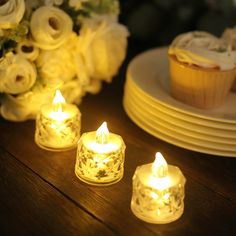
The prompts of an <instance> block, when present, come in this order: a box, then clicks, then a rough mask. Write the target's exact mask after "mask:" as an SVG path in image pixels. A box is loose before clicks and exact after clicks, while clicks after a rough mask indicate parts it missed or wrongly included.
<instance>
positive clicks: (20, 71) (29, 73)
mask: <svg viewBox="0 0 236 236" xmlns="http://www.w3.org/2000/svg"><path fill="white" fill-rule="evenodd" d="M36 77H37V73H36V69H35V67H34V65H33V64H32V63H31V62H30V61H28V60H26V59H25V58H23V57H22V56H20V55H15V54H12V53H10V54H8V55H7V56H6V58H5V59H4V60H3V61H2V62H1V64H0V78H1V80H0V91H1V92H4V93H10V94H19V93H23V92H26V91H28V90H29V89H30V88H31V87H32V86H33V85H34V83H35V81H36Z"/></svg>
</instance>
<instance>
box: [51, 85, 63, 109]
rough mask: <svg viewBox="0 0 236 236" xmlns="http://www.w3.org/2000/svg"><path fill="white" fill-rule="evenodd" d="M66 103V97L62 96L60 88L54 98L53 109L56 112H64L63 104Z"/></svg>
mask: <svg viewBox="0 0 236 236" xmlns="http://www.w3.org/2000/svg"><path fill="white" fill-rule="evenodd" d="M65 103H66V100H65V98H64V97H63V96H62V94H61V92H60V90H59V89H57V90H56V93H55V96H54V98H53V101H52V104H53V110H54V111H55V112H62V105H63V104H65Z"/></svg>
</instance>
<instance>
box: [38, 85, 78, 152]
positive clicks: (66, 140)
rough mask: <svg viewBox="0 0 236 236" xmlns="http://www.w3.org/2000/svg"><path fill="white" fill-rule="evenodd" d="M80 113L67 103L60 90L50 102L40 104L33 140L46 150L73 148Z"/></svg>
mask: <svg viewBox="0 0 236 236" xmlns="http://www.w3.org/2000/svg"><path fill="white" fill-rule="evenodd" d="M80 128H81V114H80V111H79V109H78V108H77V107H76V106H75V105H73V104H67V103H66V102H65V99H64V97H63V96H62V94H61V92H60V90H57V91H56V94H55V97H54V99H53V102H52V104H47V105H44V106H42V108H41V110H40V113H39V114H38V116H37V118H36V131H35V142H36V144H37V145H38V146H39V147H41V148H43V149H46V150H50V151H64V150H68V149H72V148H75V147H76V146H77V143H78V140H79V138H80Z"/></svg>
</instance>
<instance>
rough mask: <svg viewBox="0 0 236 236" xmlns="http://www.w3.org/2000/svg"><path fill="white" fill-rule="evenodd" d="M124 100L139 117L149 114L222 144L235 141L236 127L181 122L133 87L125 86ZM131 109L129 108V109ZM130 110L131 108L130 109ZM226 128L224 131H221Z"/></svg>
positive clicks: (172, 112) (172, 113)
mask: <svg viewBox="0 0 236 236" xmlns="http://www.w3.org/2000/svg"><path fill="white" fill-rule="evenodd" d="M124 99H126V100H128V101H129V100H130V101H132V102H133V103H134V104H136V105H137V106H138V107H139V108H140V115H141V114H142V113H149V115H150V117H152V118H153V119H156V118H161V119H162V120H163V121H164V122H167V123H169V124H170V125H172V124H174V125H175V126H177V127H180V128H183V129H184V130H185V129H186V130H189V131H191V132H192V133H194V134H199V136H202V135H204V136H212V137H214V138H219V139H224V138H225V140H224V142H228V141H229V139H234V140H236V130H234V129H235V128H236V125H231V124H227V123H224V125H223V127H222V126H221V123H220V124H218V123H217V122H213V123H214V124H211V123H212V122H211V121H209V123H210V124H209V126H205V125H202V119H197V120H196V121H195V122H193V121H191V119H186V120H183V119H181V118H179V117H178V116H176V114H175V111H171V110H170V111H167V112H166V109H165V107H164V108H163V106H162V105H160V104H153V103H152V102H151V101H149V100H146V99H144V97H143V96H139V94H138V93H137V91H136V90H135V89H134V87H131V86H130V85H128V83H127V84H126V86H125V96H124ZM130 108H131V107H130ZM131 109H132V108H131ZM224 127H226V129H223V128H224Z"/></svg>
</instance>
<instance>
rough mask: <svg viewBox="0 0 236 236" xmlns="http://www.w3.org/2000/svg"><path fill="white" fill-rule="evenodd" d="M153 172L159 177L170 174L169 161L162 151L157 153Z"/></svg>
mask: <svg viewBox="0 0 236 236" xmlns="http://www.w3.org/2000/svg"><path fill="white" fill-rule="evenodd" d="M152 174H153V175H154V176H156V177H159V178H162V177H165V176H167V174H168V165H167V162H166V160H165V158H164V157H163V156H162V154H161V153H160V152H157V153H156V158H155V161H154V162H153V164H152Z"/></svg>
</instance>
